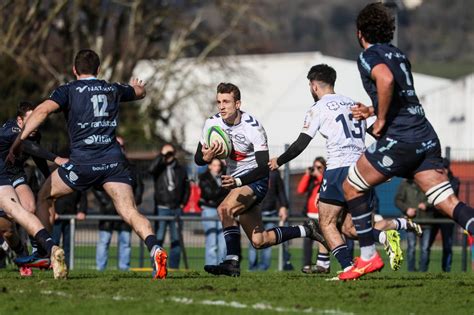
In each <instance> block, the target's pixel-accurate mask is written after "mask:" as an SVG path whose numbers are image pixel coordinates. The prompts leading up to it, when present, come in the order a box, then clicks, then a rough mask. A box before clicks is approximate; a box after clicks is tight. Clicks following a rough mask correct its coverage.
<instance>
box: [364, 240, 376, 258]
mask: <svg viewBox="0 0 474 315" xmlns="http://www.w3.org/2000/svg"><path fill="white" fill-rule="evenodd" d="M375 253H376V250H375V244H372V245H370V246H363V247H361V248H360V258H362V260H365V261H367V260H370V259H371V258H372V257H374V255H375Z"/></svg>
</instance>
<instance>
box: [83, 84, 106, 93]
mask: <svg viewBox="0 0 474 315" xmlns="http://www.w3.org/2000/svg"><path fill="white" fill-rule="evenodd" d="M86 90H87V92H110V91H114V90H115V88H114V87H113V86H101V85H98V86H87V85H86V86H83V87H79V86H78V87H77V88H76V91H78V92H79V93H82V92H84V91H86Z"/></svg>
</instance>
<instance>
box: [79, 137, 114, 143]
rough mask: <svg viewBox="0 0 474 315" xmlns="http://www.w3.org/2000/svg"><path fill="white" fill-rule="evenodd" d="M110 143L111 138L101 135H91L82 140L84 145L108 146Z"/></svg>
mask: <svg viewBox="0 0 474 315" xmlns="http://www.w3.org/2000/svg"><path fill="white" fill-rule="evenodd" d="M111 142H112V138H110V137H109V136H102V135H92V136H89V137H87V138H85V139H84V143H85V144H109V143H111Z"/></svg>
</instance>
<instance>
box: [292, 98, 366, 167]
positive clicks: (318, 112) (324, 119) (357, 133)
mask: <svg viewBox="0 0 474 315" xmlns="http://www.w3.org/2000/svg"><path fill="white" fill-rule="evenodd" d="M353 105H355V102H354V101H353V100H352V99H350V98H348V97H345V96H342V95H338V94H326V95H324V96H323V97H322V98H321V99H320V100H319V101H317V102H316V103H315V104H314V105H313V106H312V107H311V108H310V110H309V111H308V112H307V113H306V116H305V119H304V126H303V130H302V131H301V132H303V133H305V134H307V135H309V136H310V137H311V138H314V136H316V133H317V132H318V131H319V132H320V133H321V135H322V136H323V137H324V138H326V150H327V169H328V170H329V169H334V168H339V167H346V166H351V165H352V164H354V163H355V162H357V160H358V159H359V157H360V156H361V155H362V153H364V151H365V130H366V128H367V124H366V122H365V120H360V121H358V120H356V119H354V118H353V117H352V112H351V106H353Z"/></svg>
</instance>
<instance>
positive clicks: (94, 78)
mask: <svg viewBox="0 0 474 315" xmlns="http://www.w3.org/2000/svg"><path fill="white" fill-rule="evenodd" d="M79 80H97V78H96V77H87V78H82V79H79Z"/></svg>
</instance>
